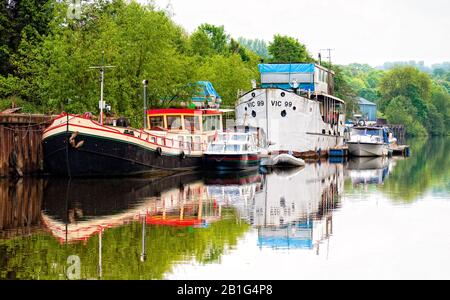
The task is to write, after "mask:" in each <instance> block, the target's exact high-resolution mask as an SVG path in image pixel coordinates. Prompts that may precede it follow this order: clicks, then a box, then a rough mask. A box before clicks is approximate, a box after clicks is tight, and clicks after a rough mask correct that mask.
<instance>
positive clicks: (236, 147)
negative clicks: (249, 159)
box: [225, 145, 241, 152]
mask: <svg viewBox="0 0 450 300" xmlns="http://www.w3.org/2000/svg"><path fill="white" fill-rule="evenodd" d="M225 151H227V152H239V151H241V145H226V146H225Z"/></svg>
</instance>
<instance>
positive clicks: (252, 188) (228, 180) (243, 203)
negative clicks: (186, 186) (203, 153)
mask: <svg viewBox="0 0 450 300" xmlns="http://www.w3.org/2000/svg"><path fill="white" fill-rule="evenodd" d="M205 185H206V187H207V193H208V196H209V197H213V198H214V199H215V200H217V202H218V203H220V204H221V205H222V206H225V207H233V208H234V209H235V210H236V211H237V213H238V218H239V220H245V221H247V222H248V223H249V224H251V223H252V219H251V216H250V215H249V213H248V212H249V211H250V210H251V209H252V207H253V205H254V200H255V196H256V194H257V193H261V192H262V190H263V188H264V176H263V175H261V174H259V172H258V171H257V170H247V171H240V172H232V173H231V172H230V173H209V174H207V175H205Z"/></svg>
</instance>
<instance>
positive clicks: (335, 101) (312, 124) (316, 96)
mask: <svg viewBox="0 0 450 300" xmlns="http://www.w3.org/2000/svg"><path fill="white" fill-rule="evenodd" d="M259 70H260V73H261V86H260V87H257V86H256V84H254V88H253V90H251V91H249V92H247V93H245V94H243V95H242V96H241V97H240V98H239V99H238V101H237V104H236V122H237V124H238V125H244V126H245V125H248V126H253V127H260V128H262V129H263V130H264V131H265V132H266V134H267V139H268V141H270V146H269V148H268V152H269V155H272V154H276V155H278V154H283V153H292V155H293V156H295V157H300V158H307V157H316V156H323V155H326V153H327V152H328V150H329V149H332V148H337V147H340V146H342V145H343V143H344V129H345V103H344V101H343V100H341V99H339V98H337V97H335V96H334V95H333V85H334V83H333V76H334V73H333V72H332V71H330V70H328V69H326V68H324V67H323V66H320V65H317V64H260V65H259Z"/></svg>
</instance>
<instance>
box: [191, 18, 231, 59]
mask: <svg viewBox="0 0 450 300" xmlns="http://www.w3.org/2000/svg"><path fill="white" fill-rule="evenodd" d="M197 31H200V32H203V33H204V34H205V35H206V36H207V37H208V38H209V39H210V41H211V42H212V46H213V48H214V49H215V50H216V53H217V54H225V53H226V52H227V50H228V48H227V45H228V41H229V39H230V37H229V36H228V35H227V34H226V33H225V29H224V27H223V26H214V25H211V24H202V25H200V26H199V27H198V28H197Z"/></svg>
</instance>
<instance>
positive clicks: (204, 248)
mask: <svg viewBox="0 0 450 300" xmlns="http://www.w3.org/2000/svg"><path fill="white" fill-rule="evenodd" d="M237 220H238V216H237V215H236V212H235V211H234V210H233V209H228V208H225V209H223V211H222V220H220V221H218V222H214V223H212V224H210V225H209V226H208V227H207V228H192V227H170V226H146V228H145V240H146V243H145V245H146V247H145V253H146V260H145V261H141V259H140V254H141V252H142V249H141V247H142V246H141V245H142V224H140V223H130V224H124V225H123V226H120V227H116V228H110V229H106V230H105V231H104V233H103V237H102V271H103V272H102V273H103V274H102V275H103V276H102V279H107V280H110V279H163V278H165V276H167V275H168V273H170V272H171V270H172V268H173V267H174V266H176V265H177V264H179V263H182V262H183V261H187V260H191V259H195V260H196V261H197V262H199V263H201V264H208V263H214V262H217V261H218V260H219V259H220V258H221V256H222V255H223V254H225V253H226V252H227V251H228V250H229V249H230V248H232V247H235V246H236V245H237V242H238V238H240V237H241V236H242V235H243V234H244V233H245V232H246V231H247V230H248V229H249V225H248V224H246V223H244V222H242V223H241V222H237ZM98 249H99V237H98V236H92V237H91V238H90V239H89V240H88V241H86V242H85V243H84V244H83V243H75V244H67V245H62V244H59V243H58V242H57V240H56V239H55V238H54V237H52V236H51V235H50V234H48V233H37V234H34V235H31V236H25V237H20V238H16V239H11V240H0V255H1V257H2V261H1V268H0V279H5V278H10V279H67V278H66V272H67V267H68V266H69V265H70V264H69V265H68V264H67V258H68V257H69V256H70V255H78V256H79V257H80V262H81V278H82V279H97V278H99V277H98V276H99V273H98V262H99V258H98Z"/></svg>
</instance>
